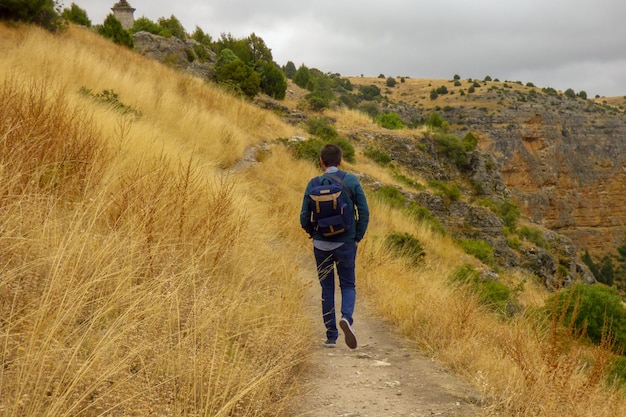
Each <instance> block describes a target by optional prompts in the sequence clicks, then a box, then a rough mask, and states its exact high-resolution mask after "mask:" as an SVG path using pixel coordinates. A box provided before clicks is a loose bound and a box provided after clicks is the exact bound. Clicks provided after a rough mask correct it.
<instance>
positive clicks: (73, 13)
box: [61, 3, 91, 28]
mask: <svg viewBox="0 0 626 417" xmlns="http://www.w3.org/2000/svg"><path fill="white" fill-rule="evenodd" d="M61 17H63V18H64V19H67V20H68V21H70V22H72V23H76V24H77V25H83V26H86V27H88V28H89V27H91V20H89V17H88V16H87V12H86V11H85V10H84V9H81V8H80V7H78V6H77V5H76V3H72V5H71V6H70V8H69V9H68V8H65V9H63V12H62V13H61Z"/></svg>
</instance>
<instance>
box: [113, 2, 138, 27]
mask: <svg viewBox="0 0 626 417" xmlns="http://www.w3.org/2000/svg"><path fill="white" fill-rule="evenodd" d="M111 10H113V15H114V16H115V18H116V19H117V20H119V21H120V23H121V24H122V27H123V28H124V29H126V30H128V29H130V28H132V27H133V25H134V24H135V17H134V16H133V13H134V12H135V9H133V8H132V7H131V5H130V4H128V2H127V1H126V0H120V1H119V2H117V3H115V4H114V5H113V7H111Z"/></svg>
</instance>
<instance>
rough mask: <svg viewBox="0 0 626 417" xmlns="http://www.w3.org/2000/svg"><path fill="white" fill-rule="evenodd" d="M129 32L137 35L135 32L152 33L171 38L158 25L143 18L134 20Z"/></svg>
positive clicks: (169, 34)
mask: <svg viewBox="0 0 626 417" xmlns="http://www.w3.org/2000/svg"><path fill="white" fill-rule="evenodd" d="M129 31H130V33H137V32H142V31H143V32H148V33H152V34H153V35H159V36H172V35H171V33H169V32H167V31H166V30H165V29H163V28H162V27H161V26H160V25H158V24H156V23H154V22H153V21H152V20H150V19H148V18H147V17H145V16H142V17H140V18H138V19H135V22H134V23H133V27H132V28H130V30H129Z"/></svg>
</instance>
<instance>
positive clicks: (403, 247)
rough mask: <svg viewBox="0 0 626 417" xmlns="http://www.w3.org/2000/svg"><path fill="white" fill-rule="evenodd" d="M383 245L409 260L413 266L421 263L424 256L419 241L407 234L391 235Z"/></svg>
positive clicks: (424, 253)
mask: <svg viewBox="0 0 626 417" xmlns="http://www.w3.org/2000/svg"><path fill="white" fill-rule="evenodd" d="M385 243H386V245H387V247H389V248H390V249H391V250H394V251H395V252H396V253H398V254H399V255H401V256H406V257H407V258H409V259H410V260H411V263H412V264H414V265H417V264H419V263H421V262H422V261H423V260H424V257H425V256H426V252H425V251H424V248H423V247H422V244H421V243H420V241H419V240H418V239H417V238H416V237H415V236H413V235H411V234H409V233H391V234H389V235H387V238H386V241H385Z"/></svg>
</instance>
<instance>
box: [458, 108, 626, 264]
mask: <svg viewBox="0 0 626 417" xmlns="http://www.w3.org/2000/svg"><path fill="white" fill-rule="evenodd" d="M466 110H467V109H466ZM470 113H471V112H470ZM466 116H467V115H466ZM464 121H465V123H466V124H467V125H468V127H469V128H470V130H472V131H478V132H481V135H482V136H481V143H480V146H481V148H482V149H483V150H484V151H486V152H488V153H489V154H491V155H493V156H494V158H495V160H496V161H497V163H498V165H499V168H500V171H501V173H502V178H503V181H504V184H505V185H506V187H507V188H508V189H509V190H510V191H511V196H512V198H513V199H514V200H515V201H516V202H517V203H518V205H519V206H520V208H521V209H522V211H523V212H524V214H525V215H527V216H528V217H529V218H530V219H531V220H532V221H534V222H536V223H538V224H542V225H543V226H545V227H546V228H548V229H551V230H554V231H556V232H558V233H560V234H563V235H565V236H568V237H569V238H571V239H572V241H574V242H575V243H576V244H577V245H578V246H579V247H580V248H588V249H589V250H590V251H592V252H598V253H600V252H605V253H606V252H609V251H610V252H613V251H614V249H615V248H617V247H618V246H622V245H626V116H625V115H624V114H623V113H620V112H610V111H607V110H605V109H603V108H602V107H600V106H598V105H596V104H593V103H591V102H589V101H587V100H582V99H571V98H566V97H548V98H545V99H538V100H536V101H535V102H532V103H523V104H519V103H518V104H516V105H515V107H514V108H512V107H508V108H507V107H503V108H502V109H500V110H498V111H497V112H494V113H493V114H490V115H486V114H484V112H483V114H480V113H479V112H475V113H472V114H470V116H469V117H465V120H464Z"/></svg>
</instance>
